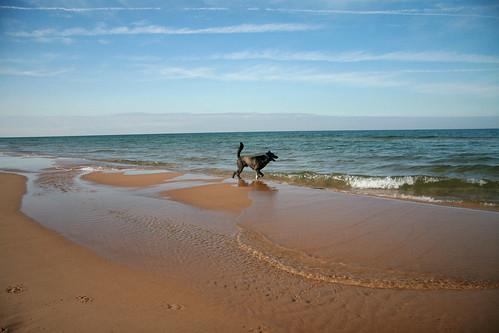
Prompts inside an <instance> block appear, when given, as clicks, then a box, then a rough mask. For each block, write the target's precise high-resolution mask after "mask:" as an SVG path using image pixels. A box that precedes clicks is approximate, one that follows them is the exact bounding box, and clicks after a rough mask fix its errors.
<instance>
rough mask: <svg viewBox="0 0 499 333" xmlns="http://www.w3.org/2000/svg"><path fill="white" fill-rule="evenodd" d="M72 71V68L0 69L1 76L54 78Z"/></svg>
mask: <svg viewBox="0 0 499 333" xmlns="http://www.w3.org/2000/svg"><path fill="white" fill-rule="evenodd" d="M72 70H73V69H71V68H66V69H57V70H45V69H29V70H23V69H15V68H0V76H28V77H53V76H60V75H62V74H66V73H68V72H71V71H72Z"/></svg>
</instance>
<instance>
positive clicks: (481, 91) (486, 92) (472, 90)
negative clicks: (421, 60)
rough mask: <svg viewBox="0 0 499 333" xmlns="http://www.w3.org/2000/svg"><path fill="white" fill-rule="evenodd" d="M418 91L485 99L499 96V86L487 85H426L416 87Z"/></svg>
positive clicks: (458, 83)
mask: <svg viewBox="0 0 499 333" xmlns="http://www.w3.org/2000/svg"><path fill="white" fill-rule="evenodd" d="M414 88H415V89H416V90H417V91H419V92H422V93H431V94H445V95H462V94H468V95H469V94H472V95H479V96H483V97H497V96H499V85H497V84H487V83H460V82H457V83H445V82H443V83H438V82H437V83H424V84H418V85H416V86H415V87H414Z"/></svg>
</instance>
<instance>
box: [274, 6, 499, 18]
mask: <svg viewBox="0 0 499 333" xmlns="http://www.w3.org/2000/svg"><path fill="white" fill-rule="evenodd" d="M264 10H265V11H269V12H281V13H296V14H316V15H363V16H365V15H388V16H444V17H445V16H446V17H475V18H488V19H499V16H494V15H485V14H476V13H461V12H448V11H444V10H432V9H392V10H348V9H287V8H265V9H264Z"/></svg>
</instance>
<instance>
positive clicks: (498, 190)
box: [269, 172, 499, 208]
mask: <svg viewBox="0 0 499 333" xmlns="http://www.w3.org/2000/svg"><path fill="white" fill-rule="evenodd" d="M269 178H270V179H273V180H276V181H282V182H286V183H290V184H295V185H302V186H307V187H313V188H331V189H335V190H341V191H350V192H359V193H367V194H374V195H380V196H388V197H395V198H401V199H409V200H418V201H425V202H434V203H440V202H442V203H444V202H449V203H454V204H460V203H463V202H464V203H476V204H482V203H485V202H487V203H488V204H487V205H486V206H487V207H491V208H494V207H499V181H493V180H488V179H473V178H470V179H460V178H449V177H439V176H427V175H413V176H367V175H348V174H320V173H314V172H299V173H273V174H270V175H269Z"/></svg>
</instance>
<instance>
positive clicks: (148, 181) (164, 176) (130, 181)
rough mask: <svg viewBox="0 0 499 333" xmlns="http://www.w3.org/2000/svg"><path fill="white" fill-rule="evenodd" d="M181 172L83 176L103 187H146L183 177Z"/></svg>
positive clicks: (107, 173) (102, 173)
mask: <svg viewBox="0 0 499 333" xmlns="http://www.w3.org/2000/svg"><path fill="white" fill-rule="evenodd" d="M181 175H182V174H181V173H179V172H158V173H145V174H133V175H127V174H125V173H124V172H91V173H88V174H85V175H83V176H82V178H83V179H85V180H88V181H91V182H94V183H99V184H103V185H111V186H120V187H144V186H152V185H158V184H161V183H164V182H165V181H168V180H171V179H173V178H175V177H178V176H181Z"/></svg>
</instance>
